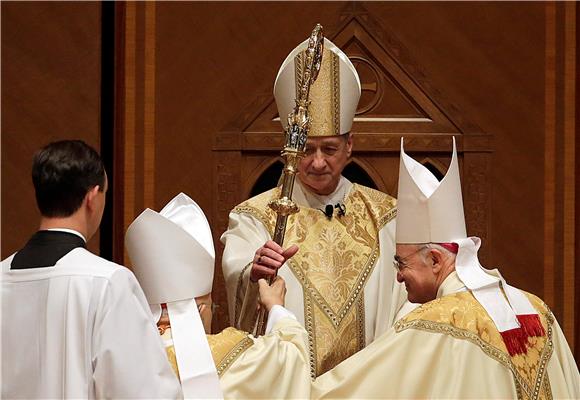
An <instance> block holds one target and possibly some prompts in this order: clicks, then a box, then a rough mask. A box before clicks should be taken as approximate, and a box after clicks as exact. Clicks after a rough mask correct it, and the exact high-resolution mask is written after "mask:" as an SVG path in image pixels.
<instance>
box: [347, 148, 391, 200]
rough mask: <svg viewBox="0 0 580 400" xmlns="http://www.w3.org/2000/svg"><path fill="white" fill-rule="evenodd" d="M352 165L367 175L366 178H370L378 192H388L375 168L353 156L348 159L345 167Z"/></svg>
mask: <svg viewBox="0 0 580 400" xmlns="http://www.w3.org/2000/svg"><path fill="white" fill-rule="evenodd" d="M352 163H354V164H356V165H358V166H359V167H360V168H361V169H362V170H363V171H364V172H366V173H367V175H368V176H370V178H371V179H372V180H373V182H374V183H375V185H376V186H377V189H378V190H380V191H381V192H385V193H388V192H389V191H388V190H387V186H386V185H385V181H384V180H383V178H382V176H381V174H380V173H379V172H378V171H377V170H376V169H375V167H374V166H373V165H372V164H371V163H370V162H368V161H366V160H365V159H364V158H360V157H356V156H353V157H351V158H350V160H349V161H348V164H347V165H350V164H352Z"/></svg>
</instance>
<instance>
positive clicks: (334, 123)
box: [274, 38, 361, 136]
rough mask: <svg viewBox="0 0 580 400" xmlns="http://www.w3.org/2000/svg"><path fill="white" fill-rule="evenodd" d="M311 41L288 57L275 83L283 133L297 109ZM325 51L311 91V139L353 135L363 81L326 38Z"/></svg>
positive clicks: (340, 52) (309, 132) (275, 94)
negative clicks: (352, 130)
mask: <svg viewBox="0 0 580 400" xmlns="http://www.w3.org/2000/svg"><path fill="white" fill-rule="evenodd" d="M308 40H309V39H306V40H305V41H304V42H302V43H300V44H299V45H298V46H297V47H296V48H295V49H294V50H292V51H291V52H290V54H288V56H287V57H286V59H285V60H284V62H283V63H282V65H281V66H280V70H279V71H278V75H277V76H276V81H275V83H274V98H275V99H276V105H277V106H278V114H279V115H280V122H281V123H282V126H283V127H284V129H286V128H287V125H288V114H289V113H290V112H291V111H292V110H293V109H294V107H295V105H296V102H295V99H296V98H297V94H298V89H299V87H300V84H301V82H300V79H301V76H302V73H301V69H302V68H303V66H304V60H305V50H306V49H307V47H308ZM323 47H324V49H323V52H322V63H321V66H320V71H319V73H318V77H317V78H316V80H315V81H314V83H313V84H312V86H311V87H310V94H309V100H310V105H309V106H308V113H309V115H310V120H311V121H310V130H309V131H308V136H334V135H342V134H345V133H348V132H350V129H351V127H352V121H353V119H354V115H355V111H356V108H357V105H358V101H359V99H360V95H361V84H360V79H359V77H358V73H357V72H356V68H355V67H354V65H353V64H352V62H351V61H350V60H349V58H348V56H347V55H346V54H344V52H343V51H342V50H340V49H339V48H338V47H337V46H336V45H335V44H334V43H332V42H331V41H330V40H328V39H326V38H324V46H323Z"/></svg>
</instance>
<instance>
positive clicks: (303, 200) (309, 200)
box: [292, 176, 352, 210]
mask: <svg viewBox="0 0 580 400" xmlns="http://www.w3.org/2000/svg"><path fill="white" fill-rule="evenodd" d="M297 183H298V184H297V185H294V190H293V192H292V198H293V200H294V201H295V202H296V203H297V204H298V205H299V206H305V207H309V208H315V209H319V210H323V209H324V207H326V206H327V205H328V204H332V205H335V204H336V203H341V204H343V203H344V202H345V201H346V197H347V196H348V194H349V193H350V189H351V188H352V183H351V182H350V181H349V180H348V179H346V178H345V177H344V176H341V177H340V180H339V181H338V185H337V186H336V189H335V190H334V192H332V193H331V194H329V195H319V194H315V193H312V192H311V191H310V190H308V188H306V187H305V186H304V185H302V182H300V180H299V179H298V180H297Z"/></svg>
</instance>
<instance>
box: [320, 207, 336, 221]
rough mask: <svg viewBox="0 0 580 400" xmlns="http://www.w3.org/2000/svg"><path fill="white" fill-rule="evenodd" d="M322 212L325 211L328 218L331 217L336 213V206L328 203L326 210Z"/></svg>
mask: <svg viewBox="0 0 580 400" xmlns="http://www.w3.org/2000/svg"><path fill="white" fill-rule="evenodd" d="M322 212H323V213H324V215H326V218H328V219H331V218H332V214H333V213H334V207H333V206H332V204H327V205H326V207H324V211H322Z"/></svg>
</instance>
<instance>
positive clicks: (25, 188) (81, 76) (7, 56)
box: [1, 2, 101, 258]
mask: <svg viewBox="0 0 580 400" xmlns="http://www.w3.org/2000/svg"><path fill="white" fill-rule="evenodd" d="M100 10H101V9H100V5H99V4H98V3H88V2H77V3H73V2H67V3H56V2H41V3H35V2H7V3H6V2H4V3H2V7H1V13H2V35H1V36H2V39H1V40H2V50H1V54H2V89H1V91H2V112H1V114H2V258H5V257H7V256H9V255H10V254H11V253H13V252H15V251H17V250H19V249H20V248H21V247H22V246H23V245H24V244H25V243H26V240H27V239H28V237H29V236H30V235H31V234H32V233H33V232H34V231H35V230H36V229H37V227H38V220H39V217H40V215H39V213H38V210H37V209H36V202H35V200H34V188H33V186H32V180H31V177H30V173H31V166H32V157H33V155H34V153H35V152H36V150H37V149H39V148H40V147H42V146H44V145H45V144H47V143H49V142H51V141H54V140H60V139H73V138H74V139H77V138H78V139H83V140H85V141H86V142H87V143H88V144H90V145H92V146H94V147H95V148H96V149H97V150H98V149H99V146H100V85H101V75H100V74H101V70H100V57H101V35H100V32H101V26H100V22H101V20H100ZM98 237H99V235H98V233H97V234H96V235H95V237H94V238H93V239H92V240H91V241H90V242H89V248H90V249H91V250H93V251H95V252H97V253H98V251H99V239H98Z"/></svg>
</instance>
